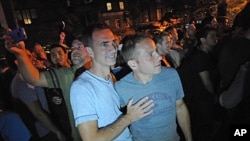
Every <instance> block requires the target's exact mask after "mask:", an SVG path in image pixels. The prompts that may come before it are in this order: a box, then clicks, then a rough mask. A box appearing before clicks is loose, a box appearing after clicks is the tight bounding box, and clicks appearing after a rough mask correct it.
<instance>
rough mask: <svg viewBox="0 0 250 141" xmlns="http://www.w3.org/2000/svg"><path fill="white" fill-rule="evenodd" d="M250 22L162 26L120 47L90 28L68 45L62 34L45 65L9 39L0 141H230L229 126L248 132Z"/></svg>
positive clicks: (101, 27) (36, 53) (249, 17)
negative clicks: (182, 29) (226, 24)
mask: <svg viewBox="0 0 250 141" xmlns="http://www.w3.org/2000/svg"><path fill="white" fill-rule="evenodd" d="M249 22H250V4H249V3H248V4H247V5H246V7H245V8H244V9H243V10H242V11H241V12H240V13H239V14H238V15H237V16H236V18H235V20H234V23H233V26H232V27H228V28H227V29H226V28H225V27H224V26H220V24H223V25H224V23H218V22H217V19H216V18H215V17H213V16H207V17H206V18H204V19H203V20H202V22H201V24H196V22H194V21H190V23H189V25H188V27H187V28H185V30H184V32H182V34H183V35H180V32H178V28H177V27H175V26H169V27H167V28H166V29H165V30H164V31H161V30H157V29H152V30H146V31H140V32H139V31H135V33H133V34H130V35H126V36H124V37H123V38H122V39H121V40H120V41H119V40H117V36H118V35H115V34H114V33H113V31H112V30H111V29H110V28H109V27H108V26H107V25H105V24H102V23H95V24H90V25H88V27H86V29H85V30H84V31H83V32H82V35H81V36H79V37H75V39H74V40H73V41H72V42H71V45H66V44H65V42H64V40H65V38H67V36H66V34H65V33H64V32H62V33H61V34H60V41H59V42H58V43H56V44H53V45H51V47H50V55H49V56H48V55H47V54H46V53H45V51H44V48H43V47H42V45H41V44H39V43H34V44H27V43H26V41H20V42H17V43H16V42H14V40H13V38H12V37H11V36H10V35H9V34H6V35H4V39H5V48H6V50H7V52H6V56H5V58H3V59H1V60H0V61H1V62H0V63H1V64H0V65H1V66H0V67H1V95H0V96H1V97H0V98H1V99H0V119H1V120H0V133H1V137H0V140H8V141H16V140H18V141H52V140H53V141H80V140H84V141H93V140H103V141H106V140H107V141H110V140H114V141H152V140H157V141H224V140H229V137H230V135H229V128H230V126H233V125H240V124H246V125H249V124H250V112H249V111H248V109H249V107H250V96H249V93H250V89H249V87H247V84H249V83H250V75H249V70H250V63H249V61H250V48H249V47H248V45H249V44H250V23H249ZM222 27H223V29H222ZM10 31H11V30H10ZM10 31H8V32H10ZM30 36H32V35H30ZM68 46H70V47H68ZM14 134H15V135H14ZM17 136H18V139H17V138H16V137H17Z"/></svg>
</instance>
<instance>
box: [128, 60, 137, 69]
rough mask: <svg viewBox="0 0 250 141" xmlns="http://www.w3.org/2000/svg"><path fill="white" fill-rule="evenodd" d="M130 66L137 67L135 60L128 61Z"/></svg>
mask: <svg viewBox="0 0 250 141" xmlns="http://www.w3.org/2000/svg"><path fill="white" fill-rule="evenodd" d="M128 66H129V67H130V68H131V69H132V70H135V69H136V68H137V63H136V61H135V60H129V61H128Z"/></svg>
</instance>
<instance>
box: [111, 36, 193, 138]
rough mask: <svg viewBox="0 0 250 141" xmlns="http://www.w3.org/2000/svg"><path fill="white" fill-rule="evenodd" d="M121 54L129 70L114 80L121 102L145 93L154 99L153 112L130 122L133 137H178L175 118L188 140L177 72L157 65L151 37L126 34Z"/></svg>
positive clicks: (145, 95)
mask: <svg viewBox="0 0 250 141" xmlns="http://www.w3.org/2000/svg"><path fill="white" fill-rule="evenodd" d="M121 54H122V56H123V58H124V60H125V61H126V62H127V64H128V65H129V67H130V68H131V69H132V71H133V72H131V73H129V74H128V75H126V76H125V77H123V78H122V79H121V80H120V81H118V82H116V83H115V89H116V90H117V93H118V94H119V96H120V97H121V100H122V101H123V102H124V103H122V104H125V103H126V102H128V101H129V99H131V98H133V99H134V100H135V101H137V100H139V99H141V98H143V97H149V98H150V99H152V100H153V101H154V104H155V106H154V108H153V110H154V111H153V113H152V114H151V115H149V116H147V117H145V118H142V119H140V120H138V121H136V122H134V123H132V124H131V126H130V130H131V132H132V137H133V140H134V141H141V140H143V141H179V138H180V137H179V135H178V133H177V123H176V119H177V121H178V123H179V125H180V127H181V129H182V131H183V133H184V135H185V138H186V141H192V135H191V127H190V120H189V113H188V110H187V107H186V105H185V103H184V101H183V97H184V93H183V90H182V85H181V81H180V79H179V76H178V73H177V72H176V70H175V69H173V68H166V67H162V66H161V59H162V56H161V55H159V54H158V53H157V51H156V45H155V43H154V41H153V40H152V38H150V37H149V36H147V35H143V34H135V35H132V36H130V37H129V39H128V40H127V42H125V44H124V45H123V47H122V50H121Z"/></svg>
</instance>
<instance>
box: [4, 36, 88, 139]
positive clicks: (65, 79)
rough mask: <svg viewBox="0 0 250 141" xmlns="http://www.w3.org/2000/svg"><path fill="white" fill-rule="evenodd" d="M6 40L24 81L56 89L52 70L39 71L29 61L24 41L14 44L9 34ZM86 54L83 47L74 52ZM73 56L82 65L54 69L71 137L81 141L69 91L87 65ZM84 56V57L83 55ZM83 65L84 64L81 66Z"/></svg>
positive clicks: (6, 46) (6, 44)
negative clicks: (79, 70) (63, 100)
mask: <svg viewBox="0 0 250 141" xmlns="http://www.w3.org/2000/svg"><path fill="white" fill-rule="evenodd" d="M4 39H5V48H6V49H7V50H8V51H9V52H10V54H11V53H13V54H15V56H16V58H17V62H18V64H19V65H18V67H19V71H20V73H21V74H22V76H23V77H24V79H25V80H26V81H27V82H28V83H30V84H32V85H34V86H39V87H47V88H56V87H55V86H54V85H53V78H52V77H51V75H50V72H51V71H52V70H48V71H39V70H38V69H37V68H36V67H35V66H34V65H33V64H32V63H31V62H30V60H29V57H28V56H27V54H26V49H25V43H24V42H23V41H20V42H18V43H13V39H12V38H11V36H9V35H8V34H6V35H4ZM84 51H85V52H86V48H85V47H84V48H83V47H81V48H79V49H76V50H74V52H79V53H80V54H82V52H84ZM73 56H74V55H72V56H71V60H72V62H73V63H80V64H73V66H71V67H69V68H68V67H61V68H58V69H53V70H54V71H55V74H56V75H57V76H58V82H59V85H60V87H58V88H61V89H62V92H63V93H62V94H63V97H64V99H65V103H66V106H67V111H68V116H69V120H70V126H71V133H70V134H71V137H72V138H73V139H72V140H73V141H81V139H80V135H79V133H78V131H77V128H76V127H75V123H74V118H73V113H72V108H71V105H70V100H69V97H70V93H69V89H70V86H71V83H72V81H73V80H74V77H75V72H76V70H77V69H78V67H79V66H82V65H84V64H85V63H86V61H85V58H84V57H79V56H78V57H77V56H75V57H73ZM82 56H83V55H82ZM75 59H83V60H80V61H74V60H75ZM81 63H83V64H81Z"/></svg>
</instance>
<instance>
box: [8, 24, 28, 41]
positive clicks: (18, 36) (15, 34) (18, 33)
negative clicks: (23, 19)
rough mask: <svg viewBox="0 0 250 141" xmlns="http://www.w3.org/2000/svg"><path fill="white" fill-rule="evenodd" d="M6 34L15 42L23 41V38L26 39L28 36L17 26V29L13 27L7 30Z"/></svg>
mask: <svg viewBox="0 0 250 141" xmlns="http://www.w3.org/2000/svg"><path fill="white" fill-rule="evenodd" d="M8 34H9V35H10V36H11V37H12V38H13V39H14V40H15V42H16V43H17V42H20V41H23V40H26V39H27V38H28V37H27V34H26V32H25V30H24V28H23V27H19V28H17V29H14V30H12V31H11V32H9V33H8Z"/></svg>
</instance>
